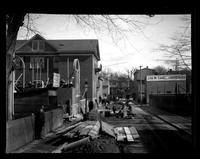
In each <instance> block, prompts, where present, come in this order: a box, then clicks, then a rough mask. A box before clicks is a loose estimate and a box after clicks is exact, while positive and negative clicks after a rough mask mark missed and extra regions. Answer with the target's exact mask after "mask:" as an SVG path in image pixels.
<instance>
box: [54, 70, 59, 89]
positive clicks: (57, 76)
mask: <svg viewBox="0 0 200 159" xmlns="http://www.w3.org/2000/svg"><path fill="white" fill-rule="evenodd" d="M53 87H60V74H59V73H53Z"/></svg>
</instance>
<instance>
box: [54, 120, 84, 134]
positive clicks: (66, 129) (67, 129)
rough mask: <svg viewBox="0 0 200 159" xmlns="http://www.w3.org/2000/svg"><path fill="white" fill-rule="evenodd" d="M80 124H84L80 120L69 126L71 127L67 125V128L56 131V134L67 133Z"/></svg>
mask: <svg viewBox="0 0 200 159" xmlns="http://www.w3.org/2000/svg"><path fill="white" fill-rule="evenodd" d="M80 124H82V122H79V123H76V124H74V125H71V126H69V127H67V128H64V129H61V130H60V131H58V132H57V133H56V135H57V134H62V133H66V132H67V131H69V130H72V129H73V128H75V127H77V126H78V125H80Z"/></svg>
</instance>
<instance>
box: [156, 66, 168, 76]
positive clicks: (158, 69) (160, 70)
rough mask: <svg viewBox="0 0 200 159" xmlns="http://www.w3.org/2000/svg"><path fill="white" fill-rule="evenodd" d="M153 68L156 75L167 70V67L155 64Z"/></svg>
mask: <svg viewBox="0 0 200 159" xmlns="http://www.w3.org/2000/svg"><path fill="white" fill-rule="evenodd" d="M153 69H154V70H155V72H156V73H157V74H158V75H163V74H165V73H166V72H167V69H166V68H165V67H164V66H156V67H154V68H153Z"/></svg>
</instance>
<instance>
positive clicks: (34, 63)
mask: <svg viewBox="0 0 200 159" xmlns="http://www.w3.org/2000/svg"><path fill="white" fill-rule="evenodd" d="M30 68H31V69H32V68H34V69H36V68H44V58H43V57H31V58H30Z"/></svg>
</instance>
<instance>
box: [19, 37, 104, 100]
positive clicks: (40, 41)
mask: <svg viewBox="0 0 200 159" xmlns="http://www.w3.org/2000/svg"><path fill="white" fill-rule="evenodd" d="M16 55H17V56H20V57H21V58H22V59H23V61H24V62H25V81H26V85H27V84H28V82H30V81H31V82H34V81H42V82H43V83H44V85H45V84H46V82H47V81H48V80H49V79H50V77H51V76H52V74H53V73H59V74H60V79H61V80H65V81H70V80H71V78H72V76H73V67H74V64H73V63H74V59H78V60H79V63H80V93H81V94H82V93H83V91H84V87H85V81H87V82H88V93H87V98H88V100H94V99H95V98H97V94H98V92H97V91H98V90H97V83H98V76H99V73H98V72H99V71H100V68H98V61H100V53H99V44H98V40H96V39H92V40H46V39H45V38H43V37H42V36H40V35H38V34H36V35H35V36H33V37H32V38H31V39H29V40H17V44H16ZM15 72H16V73H15V79H16V80H17V79H18V78H19V77H20V75H21V73H22V68H20V69H17V70H16V71H15ZM19 81H22V78H19ZM67 89H68V88H59V89H57V100H58V101H57V102H58V103H60V104H63V103H65V102H66V100H67V98H68V95H67V93H66V92H67ZM81 94H80V95H81Z"/></svg>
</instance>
